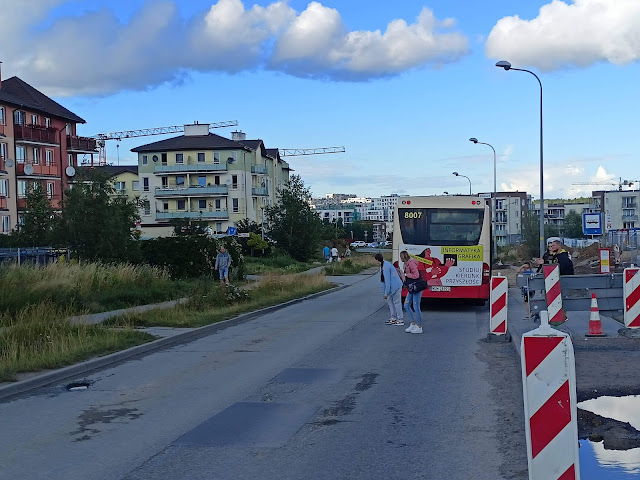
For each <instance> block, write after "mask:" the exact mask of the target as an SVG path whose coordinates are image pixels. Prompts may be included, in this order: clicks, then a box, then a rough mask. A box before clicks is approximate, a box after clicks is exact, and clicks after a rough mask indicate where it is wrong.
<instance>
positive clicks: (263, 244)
mask: <svg viewBox="0 0 640 480" xmlns="http://www.w3.org/2000/svg"><path fill="white" fill-rule="evenodd" d="M247 247H249V248H250V249H251V256H252V257H253V251H254V250H262V251H263V252H264V251H265V250H267V249H268V248H269V242H267V241H266V240H264V239H263V238H262V237H261V236H260V235H258V234H257V233H253V232H251V233H249V240H247Z"/></svg>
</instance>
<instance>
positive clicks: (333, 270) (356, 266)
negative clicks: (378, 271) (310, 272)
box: [324, 253, 388, 275]
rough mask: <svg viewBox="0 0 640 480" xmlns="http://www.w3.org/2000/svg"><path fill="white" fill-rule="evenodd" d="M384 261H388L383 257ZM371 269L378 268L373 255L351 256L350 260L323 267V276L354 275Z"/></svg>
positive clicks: (378, 265)
mask: <svg viewBox="0 0 640 480" xmlns="http://www.w3.org/2000/svg"><path fill="white" fill-rule="evenodd" d="M385 259H386V260H388V259H387V258H386V257H385ZM371 267H380V263H378V261H377V260H376V259H375V258H374V254H366V253H359V254H353V255H351V257H350V258H347V259H346V260H343V261H341V262H338V263H330V264H329V265H327V266H325V267H324V273H325V275H354V274H356V273H360V272H362V271H363V270H366V269H367V268H371Z"/></svg>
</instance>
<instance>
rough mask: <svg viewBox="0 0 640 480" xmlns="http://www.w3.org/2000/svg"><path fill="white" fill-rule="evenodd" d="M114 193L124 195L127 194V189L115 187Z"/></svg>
mask: <svg viewBox="0 0 640 480" xmlns="http://www.w3.org/2000/svg"><path fill="white" fill-rule="evenodd" d="M113 194H114V195H118V196H119V197H126V196H127V189H126V188H116V189H115V190H114V192H113Z"/></svg>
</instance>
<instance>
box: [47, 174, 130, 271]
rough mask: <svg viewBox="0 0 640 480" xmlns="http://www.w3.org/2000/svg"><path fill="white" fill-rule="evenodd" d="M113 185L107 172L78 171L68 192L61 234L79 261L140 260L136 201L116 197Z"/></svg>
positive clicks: (61, 220)
mask: <svg viewBox="0 0 640 480" xmlns="http://www.w3.org/2000/svg"><path fill="white" fill-rule="evenodd" d="M113 193H114V189H113V185H112V183H111V181H110V180H109V177H108V176H107V175H106V174H105V172H100V171H98V170H83V171H80V172H78V175H77V176H76V183H75V184H74V185H73V188H72V189H70V190H67V191H66V192H65V194H64V199H63V210H62V215H61V217H60V223H59V226H58V234H59V236H60V237H61V238H62V239H64V241H65V242H66V245H68V246H69V247H70V248H71V249H72V250H73V251H74V252H75V253H76V254H77V255H78V257H79V258H81V259H83V260H101V261H104V262H114V261H133V260H136V259H137V258H138V254H139V245H138V243H137V239H138V237H139V233H138V231H137V230H136V229H135V222H136V220H137V219H138V207H139V205H138V204H137V203H136V202H133V201H130V200H127V199H126V198H120V197H113V196H112V194H113Z"/></svg>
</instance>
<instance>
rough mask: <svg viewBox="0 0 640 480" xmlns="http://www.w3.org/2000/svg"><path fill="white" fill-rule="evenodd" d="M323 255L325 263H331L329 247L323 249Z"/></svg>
mask: <svg viewBox="0 0 640 480" xmlns="http://www.w3.org/2000/svg"><path fill="white" fill-rule="evenodd" d="M322 254H323V255H324V261H325V262H326V263H329V262H330V261H331V250H330V249H329V247H328V246H327V245H325V247H324V248H323V249H322Z"/></svg>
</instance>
